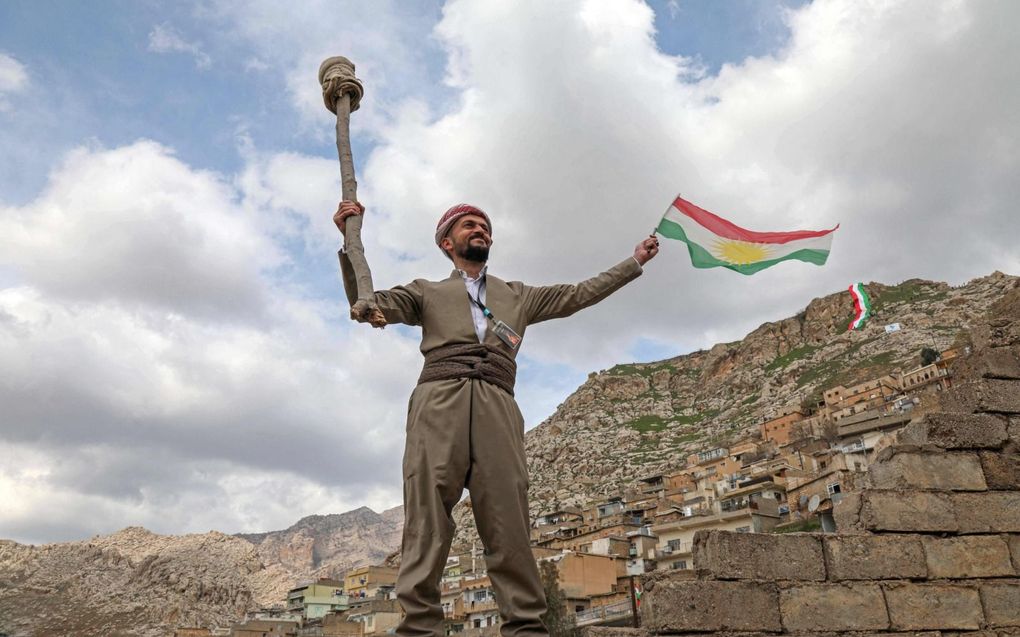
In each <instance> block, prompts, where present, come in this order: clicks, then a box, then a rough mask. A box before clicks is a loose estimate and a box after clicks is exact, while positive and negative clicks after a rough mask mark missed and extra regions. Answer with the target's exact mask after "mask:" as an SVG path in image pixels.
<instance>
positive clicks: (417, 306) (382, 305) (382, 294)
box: [338, 250, 422, 325]
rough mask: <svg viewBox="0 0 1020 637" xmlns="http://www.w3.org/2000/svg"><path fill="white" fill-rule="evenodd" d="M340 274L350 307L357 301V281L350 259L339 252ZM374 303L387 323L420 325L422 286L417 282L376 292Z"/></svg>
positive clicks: (341, 251) (342, 252)
mask: <svg viewBox="0 0 1020 637" xmlns="http://www.w3.org/2000/svg"><path fill="white" fill-rule="evenodd" d="M338 256H339V257H340V274H341V278H342V279H343V283H344V292H345V293H346V294H347V302H348V303H350V304H351V305H352V306H353V305H354V303H355V302H356V301H357V300H358V281H357V278H356V277H355V276H354V268H353V267H352V266H351V260H350V258H349V257H348V256H347V255H346V254H345V253H344V251H343V250H340V252H339V253H338ZM374 299H375V303H376V305H378V306H379V309H380V310H382V313H383V316H385V317H386V322H387V323H403V324H405V325H421V307H422V286H421V283H420V282H419V281H412V282H411V283H408V284H407V285H398V286H397V287H395V288H390V289H389V290H376V292H375V295H374Z"/></svg>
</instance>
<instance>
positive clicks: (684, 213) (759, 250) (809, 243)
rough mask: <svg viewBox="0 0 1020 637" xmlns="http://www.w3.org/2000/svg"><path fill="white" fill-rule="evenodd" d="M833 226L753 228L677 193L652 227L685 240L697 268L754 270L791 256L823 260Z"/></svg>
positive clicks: (813, 260) (801, 258) (743, 271)
mask: <svg viewBox="0 0 1020 637" xmlns="http://www.w3.org/2000/svg"><path fill="white" fill-rule="evenodd" d="M836 228H839V226H838V225H837V226H836ZM836 228H833V229H832V230H794V231H792V232H755V231H753V230H745V229H744V228H741V227H740V226H737V225H735V224H733V223H730V222H729V221H727V220H725V219H723V218H722V217H719V216H717V215H714V214H712V213H711V212H709V211H707V210H702V209H701V208H699V207H697V206H695V205H694V204H692V203H691V202H689V201H687V200H685V199H681V198H680V197H677V198H676V200H675V201H673V205H671V206H670V207H669V210H667V211H666V214H665V215H663V217H662V221H660V222H659V227H658V228H656V229H655V231H656V232H658V233H659V234H661V235H662V236H664V237H668V238H670V239H679V240H680V241H683V242H685V243H686V244H687V250H688V252H690V253H691V263H692V264H693V265H694V267H696V268H716V267H723V268H729V269H730V270H734V271H736V272H739V273H741V274H754V273H755V272H758V271H759V270H764V269H765V268H767V267H769V266H772V265H775V264H777V263H779V262H780V261H789V260H792V259H796V260H799V261H807V262H808V263H814V264H815V265H822V264H824V263H825V260H826V259H828V258H829V248H830V247H831V246H832V233H833V232H835V231H836Z"/></svg>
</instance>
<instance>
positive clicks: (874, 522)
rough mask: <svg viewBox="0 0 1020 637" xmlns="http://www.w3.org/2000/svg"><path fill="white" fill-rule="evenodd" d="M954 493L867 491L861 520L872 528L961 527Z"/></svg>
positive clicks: (930, 530) (924, 529)
mask: <svg viewBox="0 0 1020 637" xmlns="http://www.w3.org/2000/svg"><path fill="white" fill-rule="evenodd" d="M954 495H985V494H984V493H982V494H969V493H960V494H949V493H939V492H935V491H865V492H863V494H862V499H863V503H862V505H861V523H862V525H863V526H864V528H866V529H868V530H872V531H907V532H910V531H913V532H928V533H935V532H947V533H953V532H956V531H958V530H959V528H960V523H959V521H958V520H957V511H958V507H956V506H954V501H953V499H952V496H954Z"/></svg>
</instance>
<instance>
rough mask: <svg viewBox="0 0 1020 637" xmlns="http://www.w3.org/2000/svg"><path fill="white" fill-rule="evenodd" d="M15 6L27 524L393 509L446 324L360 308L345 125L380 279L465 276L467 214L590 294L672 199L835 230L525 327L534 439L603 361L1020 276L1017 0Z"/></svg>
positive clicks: (13, 437)
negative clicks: (465, 208) (801, 250)
mask: <svg viewBox="0 0 1020 637" xmlns="http://www.w3.org/2000/svg"><path fill="white" fill-rule="evenodd" d="M164 5H167V3H157V2H127V1H122V2H95V3H87V4H86V3H77V2H49V1H47V2H40V1H39V0H31V1H25V2H17V1H15V2H4V3H2V4H0V149H2V151H0V152H2V153H3V158H2V161H0V537H3V538H11V539H16V540H19V541H22V542H32V543H39V542H50V541H61V540H72V539H81V538H85V537H88V536H90V535H93V534H96V533H108V532H112V531H115V530H117V529H119V528H122V527H124V526H127V525H143V526H146V527H147V528H150V529H152V530H155V531H158V532H162V533H183V532H195V531H206V530H209V529H218V530H222V531H226V532H237V531H260V530H270V529H277V528H284V527H286V526H288V525H290V524H291V523H293V522H294V521H296V520H297V519H298V518H300V517H302V516H304V515H309V514H313V513H335V512H342V511H346V510H349V509H352V508H355V507H358V506H362V505H366V506H370V507H373V508H375V509H376V510H381V509H384V508H387V507H390V506H394V505H396V504H399V501H400V481H399V466H400V460H399V459H400V454H401V451H402V445H403V425H404V423H403V417H404V414H405V413H406V411H405V410H406V400H407V396H408V394H409V392H410V390H411V388H412V386H413V384H414V380H415V378H416V375H417V371H418V368H419V366H420V362H419V355H418V353H417V338H418V335H417V333H416V332H415V331H414V330H411V329H406V328H402V327H390V328H388V329H386V330H382V331H379V330H372V329H370V328H368V327H367V326H364V325H357V324H352V323H351V322H350V321H349V320H347V318H346V315H347V309H346V305H345V301H344V300H343V297H342V293H341V290H340V287H339V285H338V276H337V268H336V254H335V252H336V249H337V247H338V243H339V235H338V233H337V231H336V229H335V227H334V226H333V225H332V221H331V216H332V212H333V211H334V210H335V208H336V201H337V199H338V192H339V186H338V173H339V170H338V164H337V161H336V149H335V145H334V139H333V126H334V119H333V116H332V115H331V114H330V113H328V112H327V111H326V110H325V109H324V108H323V106H322V102H321V97H320V94H319V92H320V90H319V86H318V84H317V81H316V71H317V70H318V65H319V62H320V61H321V60H322V59H324V58H325V57H328V56H331V55H338V54H342V55H346V56H348V57H349V58H351V59H352V60H353V61H354V62H355V63H356V64H357V66H358V75H359V77H360V78H361V79H362V81H363V82H364V84H365V86H366V96H365V99H364V101H363V103H362V108H361V110H359V111H358V112H356V113H355V114H354V115H353V117H352V124H353V127H354V130H353V136H354V140H355V144H354V145H355V148H354V152H355V157H356V162H357V167H358V171H359V172H358V179H359V184H360V191H359V195H360V198H361V200H362V201H363V202H364V203H365V204H366V205H367V206H368V217H367V218H366V226H365V238H366V250H367V254H368V257H369V259H370V262H371V264H372V268H373V273H374V276H375V282H376V285H377V287H388V286H391V285H396V284H399V283H404V282H406V281H408V280H410V279H412V278H417V277H428V278H441V277H444V276H446V275H447V274H448V272H449V263H448V262H447V261H446V260H445V259H444V258H443V257H442V255H441V254H440V253H439V252H438V250H437V249H436V248H435V246H434V244H432V243H431V239H430V237H431V234H432V232H433V229H434V227H435V223H436V219H437V218H438V216H439V215H440V214H441V213H442V211H443V210H445V209H446V208H447V207H448V206H450V205H451V204H453V203H457V202H460V201H469V202H473V203H475V204H477V205H479V206H481V207H482V208H484V209H486V210H487V211H489V212H490V213H491V215H492V216H493V221H494V239H495V245H494V248H493V255H492V261H491V267H492V269H493V272H494V273H498V274H499V275H500V276H501V277H502V278H505V279H521V280H525V281H528V282H533V283H552V282H563V281H574V280H580V279H582V278H585V277H587V276H590V275H593V274H595V273H597V272H598V271H600V270H602V269H604V268H606V267H608V266H610V265H612V264H614V263H616V262H617V261H619V260H621V259H623V258H625V257H626V256H627V255H629V254H630V252H631V250H632V249H633V246H634V244H635V243H636V242H637V241H638V240H640V238H641V237H642V236H644V235H647V233H648V232H649V230H650V229H651V228H652V227H654V225H655V224H656V222H657V220H658V218H659V216H661V214H662V212H663V211H664V210H665V208H666V207H667V206H668V204H669V202H670V201H671V200H672V198H673V197H674V196H675V195H676V194H677V193H678V192H682V193H683V194H684V196H685V197H687V198H688V199H690V200H692V201H694V202H696V203H698V204H699V205H701V206H703V207H705V208H708V209H709V210H713V211H715V212H717V213H719V214H722V215H724V216H726V217H728V218H730V219H731V220H733V221H734V222H736V223H738V224H740V225H743V226H745V227H748V228H751V229H755V230H792V229H801V228H804V229H820V228H829V227H832V226H834V225H835V224H837V223H839V224H841V229H840V230H839V231H838V232H837V234H836V238H835V242H834V245H833V252H832V256H831V258H830V260H829V263H828V264H827V265H826V266H824V267H822V268H819V267H815V266H811V265H806V264H799V263H785V264H780V265H779V266H777V267H774V268H772V269H769V270H766V271H764V272H761V273H760V274H757V275H754V276H753V277H744V276H741V275H739V274H736V273H734V272H730V271H728V270H694V269H692V268H691V266H690V262H689V259H688V257H687V255H686V250H685V248H684V246H683V245H682V244H675V243H673V244H668V245H663V249H662V252H661V254H660V256H659V257H658V258H657V259H656V260H655V261H653V262H651V263H650V264H649V265H648V266H647V267H646V272H645V275H644V276H643V277H641V278H640V279H639V280H637V281H636V282H635V283H633V284H632V285H630V286H628V287H626V288H624V289H623V290H622V291H621V292H620V293H618V294H617V295H615V296H613V297H612V298H610V299H609V300H607V301H606V302H604V303H603V304H602V305H600V306H598V307H596V308H592V309H589V310H587V311H585V312H582V313H581V314H579V315H577V316H575V317H573V318H571V319H569V320H565V321H559V322H554V323H549V324H544V325H542V326H538V327H536V328H533V329H530V330H528V338H527V342H526V344H525V347H524V350H523V354H522V357H521V359H520V362H521V374H520V380H519V390H518V396H519V398H520V402H521V405H522V409H523V411H524V413H525V416H526V418H527V422H528V426H529V427H531V426H534V425H536V424H538V423H539V422H541V421H542V420H543V419H544V418H545V417H547V416H548V415H549V414H551V413H552V411H553V410H554V409H555V408H556V406H557V404H559V403H560V402H561V401H562V400H563V399H564V398H565V397H566V396H567V395H568V394H569V393H570V392H571V391H572V390H573V389H574V388H576V387H577V385H578V384H580V383H581V382H582V381H583V380H584V378H585V376H586V375H587V373H589V372H590V371H593V370H599V369H604V368H607V367H610V366H611V365H613V364H615V363H618V362H628V361H635V360H639V361H649V360H657V359H662V358H667V357H670V356H675V355H677V354H680V353H685V352H689V351H692V350H696V349H699V348H704V347H709V346H711V345H712V344H714V343H716V342H719V341H728V340H734V339H737V338H740V337H742V336H743V335H744V334H746V333H747V332H748V331H750V330H751V329H753V328H755V327H756V326H758V325H759V324H761V323H763V322H765V321H771V320H778V319H781V318H785V317H787V316H789V315H791V314H793V313H795V312H797V311H798V310H799V309H801V308H803V307H804V306H805V305H806V304H807V303H808V302H809V301H810V300H811V299H812V298H814V297H816V296H820V295H824V294H828V293H831V292H834V291H837V290H840V289H843V288H845V287H846V286H847V285H849V284H850V283H852V282H854V281H865V282H867V281H881V282H884V283H896V282H899V281H902V280H905V279H908V278H912V277H923V278H927V279H938V280H944V281H949V282H950V283H953V284H960V283H964V282H966V281H967V280H969V279H971V278H973V277H977V276H982V275H985V274H988V273H990V272H992V271H994V270H1001V271H1005V272H1008V273H1012V274H1020V248H1018V247H1017V243H1016V242H1017V237H1020V212H1018V209H1017V202H1018V201H1020V179H1018V178H1017V175H1018V174H1020V45H1018V44H1017V39H1016V36H1015V26H1016V25H1017V24H1020V3H1017V2H1014V1H1013V0H982V1H981V2H963V1H948V0H947V1H943V2H937V1H934V0H917V1H916V2H894V1H888V0H882V1H874V2H868V1H864V0H816V1H815V2H811V3H805V2H801V1H799V0H761V1H758V0H731V1H729V2H716V1H714V0H699V1H695V0H670V1H664V0H654V1H649V2H640V1H637V0H562V1H560V2H547V1H544V0H533V1H528V0H517V1H514V2H489V1H485V2H482V1H478V0H467V1H455V0H454V1H450V2H446V3H439V2H398V1H396V0H390V1H386V0H377V1H374V2H358V1H338V0H322V1H321V2H315V1H308V2H301V3H296V4H295V3H280V2H275V1H272V0H264V1H263V0H250V1H249V0H246V1H244V2H240V1H233V0H207V1H205V2H200V3H189V2H181V3H169V8H168V7H167V6H164Z"/></svg>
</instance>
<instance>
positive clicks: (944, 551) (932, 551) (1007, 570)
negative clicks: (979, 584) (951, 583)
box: [922, 535, 1014, 579]
mask: <svg viewBox="0 0 1020 637" xmlns="http://www.w3.org/2000/svg"><path fill="white" fill-rule="evenodd" d="M922 541H923V543H924V554H925V561H926V563H927V565H928V577H929V579H960V578H967V577H1008V576H1010V575H1013V574H1014V571H1013V564H1012V562H1011V561H1010V555H1009V546H1008V545H1007V544H1006V540H1005V539H1004V538H1003V537H1002V536H999V535H963V536H959V537H949V538H938V537H925V538H923V540H922Z"/></svg>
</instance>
